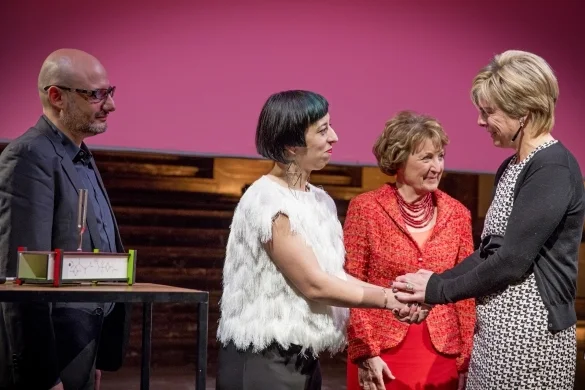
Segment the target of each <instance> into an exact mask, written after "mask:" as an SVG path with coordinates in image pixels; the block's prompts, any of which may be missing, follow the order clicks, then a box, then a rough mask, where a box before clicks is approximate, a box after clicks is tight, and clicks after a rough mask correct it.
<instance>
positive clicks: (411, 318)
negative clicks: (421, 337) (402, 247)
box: [392, 269, 433, 324]
mask: <svg viewBox="0 0 585 390" xmlns="http://www.w3.org/2000/svg"><path fill="white" fill-rule="evenodd" d="M432 274H433V272H431V271H427V270H423V269H421V270H419V271H418V272H416V273H414V274H413V273H410V274H406V275H402V276H399V277H397V278H396V280H395V281H394V282H392V292H393V293H394V297H395V298H396V300H397V301H398V302H400V303H402V304H403V306H402V307H401V308H400V309H398V308H395V309H392V313H393V314H394V316H395V317H396V318H397V319H398V320H399V321H401V322H408V323H414V324H419V323H421V322H422V321H423V320H424V319H425V318H426V317H427V316H428V315H429V311H430V309H431V306H430V305H426V304H425V303H424V300H425V293H426V288H427V283H428V281H429V279H430V277H431V275H432Z"/></svg>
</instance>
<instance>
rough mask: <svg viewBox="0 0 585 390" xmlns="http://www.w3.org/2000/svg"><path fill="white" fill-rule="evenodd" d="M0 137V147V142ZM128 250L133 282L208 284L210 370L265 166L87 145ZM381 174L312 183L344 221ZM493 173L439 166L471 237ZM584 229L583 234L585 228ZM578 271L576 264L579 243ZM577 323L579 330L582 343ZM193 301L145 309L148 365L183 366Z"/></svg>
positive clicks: (188, 358)
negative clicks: (133, 260) (238, 243)
mask: <svg viewBox="0 0 585 390" xmlns="http://www.w3.org/2000/svg"><path fill="white" fill-rule="evenodd" d="M3 147H4V145H0V150H1V149H3ZM94 155H95V158H96V161H97V163H98V166H99V169H100V172H101V174H102V176H103V179H104V182H105V185H106V188H107V190H108V193H109V196H110V199H111V201H112V204H113V207H114V211H115V214H116V217H117V220H118V223H119V225H120V230H121V234H122V238H123V241H124V244H125V246H126V248H127V249H137V250H138V268H137V276H136V278H137V281H139V282H152V283H161V284H168V285H173V286H180V287H188V288H194V289H200V290H207V291H209V292H210V301H211V302H210V316H209V320H210V322H209V346H208V347H209V358H210V359H209V367H210V370H213V369H214V366H215V361H216V355H217V346H216V341H215V334H216V329H217V320H218V315H219V313H218V301H219V298H220V295H221V272H222V266H223V257H224V254H225V246H226V243H227V237H228V233H229V225H230V223H231V218H232V215H233V211H234V208H235V206H236V205H237V202H238V200H239V197H240V196H241V194H242V191H243V189H244V188H245V187H246V186H247V185H249V184H251V183H252V182H253V181H254V180H256V179H257V178H258V177H259V176H260V175H262V174H265V173H267V172H268V171H269V170H270V168H271V164H270V163H269V162H267V161H261V160H252V159H230V158H216V159H213V158H199V157H187V156H178V155H163V154H154V153H138V152H121V151H95V152H94ZM389 180H390V178H388V177H386V176H384V175H383V174H381V173H380V171H379V170H378V169H377V168H375V167H345V166H328V167H327V168H325V169H324V170H322V171H320V172H315V173H314V174H313V175H312V177H311V182H312V183H313V184H316V185H322V186H323V187H324V188H325V190H327V191H328V192H329V193H330V194H331V195H332V197H333V198H334V199H335V201H336V204H337V207H338V211H339V217H340V219H341V221H342V222H343V220H344V217H345V212H346V210H347V205H348V203H349V200H350V199H351V198H353V197H354V196H355V195H357V194H359V193H362V192H364V191H368V190H371V189H375V188H377V187H379V186H380V185H382V184H383V183H384V182H386V181H389ZM492 185H493V176H491V175H476V174H463V173H446V174H445V175H444V177H443V180H442V182H441V189H443V190H444V191H446V192H447V193H449V194H450V195H452V196H453V197H455V198H456V199H458V200H460V201H461V202H462V203H463V204H464V205H465V206H466V207H468V208H469V209H470V210H471V212H472V217H473V221H474V238H475V241H476V244H477V243H478V242H479V235H480V233H481V229H482V226H483V218H484V216H485V212H486V210H487V207H488V206H489V202H490V198H491V190H492ZM584 237H585V234H584ZM583 245H584V246H582V247H583V250H582V251H581V259H580V263H581V265H582V267H581V269H584V268H585V267H584V266H583V265H584V264H585V244H583ZM577 310H578V315H579V318H580V319H582V320H585V271H584V272H581V274H580V279H579V300H578V303H577ZM140 319H141V310H140V308H139V307H135V308H134V312H133V325H132V334H131V343H130V349H129V352H128V357H127V364H130V365H133V364H135V365H138V364H139V363H140V336H141V334H140V325H141V322H140ZM581 329H585V324H584V325H583V326H580V328H579V335H580V336H579V337H580V340H581V342H580V345H585V343H584V341H585V331H581ZM195 330H196V311H195V307H193V306H190V305H184V304H158V305H155V307H154V323H153V355H152V357H153V364H154V365H160V366H162V365H172V366H180V365H188V364H192V362H193V361H194V357H195V352H196V341H195Z"/></svg>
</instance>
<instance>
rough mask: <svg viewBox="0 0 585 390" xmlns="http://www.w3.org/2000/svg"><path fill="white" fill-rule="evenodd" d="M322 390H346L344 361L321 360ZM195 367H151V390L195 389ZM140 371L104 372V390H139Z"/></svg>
mask: <svg viewBox="0 0 585 390" xmlns="http://www.w3.org/2000/svg"><path fill="white" fill-rule="evenodd" d="M321 370H322V375H323V390H345V389H346V386H345V362H344V361H343V360H341V359H331V358H321ZM206 387H207V389H209V390H214V389H215V378H214V377H208V378H207V386H206ZM194 388H195V367H194V366H188V367H176V368H170V367H165V368H157V367H154V368H152V372H151V378H150V389H151V390H159V389H160V390H163V389H164V390H170V389H172V390H193V389H194ZM139 389H140V368H139V367H127V368H123V369H121V370H120V371H118V372H105V373H103V376H102V386H101V390H139Z"/></svg>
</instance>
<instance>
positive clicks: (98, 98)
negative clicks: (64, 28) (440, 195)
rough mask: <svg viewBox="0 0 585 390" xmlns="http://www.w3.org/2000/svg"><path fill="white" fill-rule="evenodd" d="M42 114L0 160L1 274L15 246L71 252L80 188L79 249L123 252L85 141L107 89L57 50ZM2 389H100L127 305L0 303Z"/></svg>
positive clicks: (100, 127)
mask: <svg viewBox="0 0 585 390" xmlns="http://www.w3.org/2000/svg"><path fill="white" fill-rule="evenodd" d="M38 91H39V95H40V100H41V103H42V109H43V115H41V117H40V118H39V120H38V122H37V123H36V125H34V126H33V127H31V128H30V129H28V130H27V131H26V132H25V133H24V134H23V135H22V136H20V137H19V138H17V139H15V140H14V141H13V142H11V143H10V144H9V145H8V146H7V147H6V148H5V149H4V151H3V152H2V154H1V155H0V276H8V277H12V276H15V273H16V260H17V248H18V247H20V246H23V247H26V248H27V249H28V250H39V251H47V250H53V249H57V248H59V249H63V250H65V251H75V250H76V249H77V246H78V238H79V235H78V231H77V226H76V214H77V199H78V190H79V189H83V188H85V189H88V211H87V227H88V233H89V234H85V235H84V237H83V242H82V247H83V250H84V251H86V252H89V251H92V250H93V249H99V250H100V251H102V252H123V251H124V249H123V247H122V242H121V240H120V234H119V232H118V226H117V224H116V220H115V218H114V214H113V212H112V208H111V205H110V201H109V199H108V195H107V193H106V190H105V188H104V185H103V183H102V179H101V177H100V174H99V172H98V169H97V167H96V165H95V162H94V160H93V158H92V155H91V153H90V151H89V149H88V148H87V145H85V143H84V140H85V139H86V138H87V137H92V136H95V135H98V134H101V133H103V132H105V131H106V129H107V126H108V124H107V120H108V116H109V115H110V114H111V113H112V112H114V110H115V109H116V106H115V104H114V100H113V97H114V92H115V87H113V86H111V85H110V81H109V80H108V75H107V72H106V70H105V69H104V67H103V66H102V64H101V63H100V62H99V61H98V60H97V59H96V58H95V57H93V56H92V55H90V54H88V53H85V52H82V51H79V50H74V49H61V50H57V51H55V52H53V53H51V54H50V55H49V57H48V58H47V59H46V60H45V62H44V63H43V65H42V67H41V71H40V73H39V78H38ZM0 309H1V310H0V389H36V390H44V389H65V390H82V389H83V390H88V389H97V388H99V378H100V375H101V371H100V370H101V369H103V370H117V369H118V368H119V367H120V366H121V364H122V360H123V356H124V349H125V345H126V342H127V340H128V329H129V327H128V324H129V305H123V304H113V303H110V304H103V303H99V304H98V303H55V304H45V303H38V302H30V303H26V304H7V303H2V304H0Z"/></svg>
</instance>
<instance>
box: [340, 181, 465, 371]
mask: <svg viewBox="0 0 585 390" xmlns="http://www.w3.org/2000/svg"><path fill="white" fill-rule="evenodd" d="M434 194H435V196H436V200H437V220H436V224H435V227H434V228H433V231H432V233H431V235H430V236H429V238H428V240H427V242H426V243H425V245H424V246H423V248H422V250H421V249H419V247H418V245H417V244H416V242H415V241H414V239H413V238H412V237H411V236H410V234H409V233H408V231H407V229H406V225H405V223H404V220H403V218H402V216H401V215H400V211H399V209H398V204H397V201H396V195H395V194H394V192H393V191H392V189H391V188H390V185H384V186H382V187H381V188H379V189H377V190H374V191H370V192H366V193H364V194H361V195H359V196H357V197H355V198H354V199H352V201H351V202H350V204H349V208H348V211H347V216H346V219H345V223H344V227H343V230H344V242H345V248H346V261H345V268H346V271H347V273H348V274H350V275H353V276H355V277H356V278H358V279H361V280H364V281H367V282H369V283H372V284H376V285H379V286H389V285H390V283H391V282H392V281H393V280H394V279H395V278H396V277H397V276H399V275H403V274H405V273H407V272H416V271H418V270H419V269H421V268H424V269H428V270H431V271H433V272H443V271H445V270H447V269H449V268H452V267H453V266H454V265H456V264H457V263H458V262H460V261H461V260H463V259H465V257H467V255H469V254H470V253H471V252H473V239H472V234H471V214H470V212H469V210H467V209H466V208H465V207H464V206H463V205H462V204H461V203H460V202H458V201H457V200H455V199H453V198H452V197H450V196H449V195H447V194H446V193H444V192H441V191H439V190H437V191H436V192H435V193H434ZM425 321H426V322H427V326H428V328H429V333H430V337H431V341H432V343H433V345H434V347H435V348H436V349H437V350H438V351H439V352H442V353H444V354H449V355H457V359H456V361H457V368H458V370H459V371H460V372H466V371H467V368H468V364H469V357H470V355H471V347H472V343H473V329H474V326H475V301H474V300H472V299H468V300H465V301H461V302H458V303H455V304H449V305H437V306H435V307H434V308H433V309H432V310H431V313H430V314H429V316H428V317H427V319H426V320H425ZM408 327H409V325H408V324H405V323H402V322H400V321H398V320H396V319H395V318H394V316H393V315H392V313H391V312H390V311H387V310H375V309H351V311H350V321H349V327H348V339H349V347H348V357H349V359H351V360H352V361H355V360H357V359H360V358H367V357H373V356H378V355H379V354H380V351H381V350H385V349H389V348H392V347H395V346H396V345H398V344H399V343H400V342H401V341H402V340H403V339H404V337H405V336H406V332H407V330H408Z"/></svg>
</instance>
